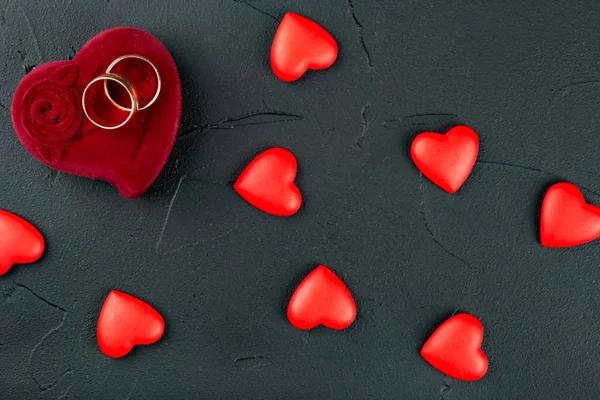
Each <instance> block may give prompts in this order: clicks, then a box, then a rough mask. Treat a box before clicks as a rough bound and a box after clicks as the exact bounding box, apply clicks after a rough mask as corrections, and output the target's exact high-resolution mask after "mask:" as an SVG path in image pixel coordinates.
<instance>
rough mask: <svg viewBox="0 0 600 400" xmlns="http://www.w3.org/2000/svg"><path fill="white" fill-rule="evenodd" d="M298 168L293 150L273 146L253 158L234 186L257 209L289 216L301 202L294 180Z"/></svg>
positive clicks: (296, 209) (298, 207)
mask: <svg viewBox="0 0 600 400" xmlns="http://www.w3.org/2000/svg"><path fill="white" fill-rule="evenodd" d="M297 168H298V163H297V162H296V157H294V155H293V154H292V153H290V152H289V151H287V150H286V149H282V148H278V147H274V148H271V149H269V150H267V151H265V152H263V153H261V154H259V155H258V156H257V157H256V158H255V159H254V160H252V162H251V163H250V164H248V166H247V167H246V169H244V171H243V172H242V174H241V175H240V177H239V178H238V179H237V181H236V182H235V184H234V185H233V188H234V189H235V191H236V192H238V194H239V195H240V196H242V197H243V198H244V199H245V200H246V201H247V202H248V203H250V204H252V205H253V206H254V207H256V208H258V209H259V210H262V211H264V212H266V213H269V214H273V215H277V216H280V217H289V216H290V215H293V214H295V213H296V212H297V211H298V210H299V209H300V206H301V205H302V195H301V194H300V190H298V187H297V186H296V185H295V184H294V179H295V178H296V171H297Z"/></svg>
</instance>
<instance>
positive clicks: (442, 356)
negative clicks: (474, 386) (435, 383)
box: [421, 314, 488, 381]
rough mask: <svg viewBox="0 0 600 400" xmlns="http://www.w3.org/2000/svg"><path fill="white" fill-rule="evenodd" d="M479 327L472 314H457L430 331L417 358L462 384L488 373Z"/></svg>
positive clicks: (478, 322) (480, 328)
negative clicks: (431, 333) (431, 332)
mask: <svg viewBox="0 0 600 400" xmlns="http://www.w3.org/2000/svg"><path fill="white" fill-rule="evenodd" d="M482 341H483V325H482V324H481V322H480V321H479V320H478V319H477V318H475V317H474V316H472V315H469V314H458V315H455V316H453V317H452V318H450V319H448V320H447V321H446V322H444V323H443V324H442V325H440V327H439V328H437V329H436V330H435V332H433V335H431V337H430V338H429V339H428V340H427V342H426V343H425V345H424V346H423V348H422V349H421V356H422V357H423V358H424V359H425V360H426V361H427V362H428V363H429V364H431V365H432V366H433V367H434V368H436V369H437V370H439V371H440V372H443V373H444V374H446V375H448V376H450V377H452V378H455V379H460V380H463V381H476V380H478V379H481V378H482V377H483V376H484V375H485V374H486V372H487V370H488V359H487V356H486V355H485V353H484V352H483V350H481V342H482Z"/></svg>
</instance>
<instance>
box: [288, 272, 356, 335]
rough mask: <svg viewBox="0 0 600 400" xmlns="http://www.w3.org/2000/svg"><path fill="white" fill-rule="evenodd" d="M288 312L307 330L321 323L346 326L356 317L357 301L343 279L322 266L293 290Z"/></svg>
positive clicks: (327, 325) (330, 325) (297, 325)
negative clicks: (355, 301)
mask: <svg viewBox="0 0 600 400" xmlns="http://www.w3.org/2000/svg"><path fill="white" fill-rule="evenodd" d="M287 315H288V320H289V321H290V323H291V324H292V325H294V326H295V327H296V328H298V329H303V330H308V329H312V328H314V327H316V326H318V325H324V326H326V327H328V328H331V329H345V328H347V327H349V326H350V325H351V324H352V322H354V319H355V318H356V304H355V303H354V298H353V297H352V294H351V293H350V291H349V290H348V288H347V287H346V285H344V282H342V281H341V280H340V278H338V277H337V275H336V274H334V273H333V272H332V271H331V270H330V269H329V268H327V267H326V266H324V265H320V266H318V267H317V268H315V270H314V271H312V272H311V273H310V274H308V276H307V277H306V278H304V280H303V281H302V282H301V283H300V285H298V287H297V288H296V291H294V294H293V295H292V298H291V300H290V304H289V305H288V310H287Z"/></svg>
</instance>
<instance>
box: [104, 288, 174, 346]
mask: <svg viewBox="0 0 600 400" xmlns="http://www.w3.org/2000/svg"><path fill="white" fill-rule="evenodd" d="M164 330H165V321H164V320H163V317H162V316H161V315H160V314H159V313H158V311H156V310H155V309H154V308H152V307H151V306H150V305H149V304H148V303H146V302H144V301H142V300H140V299H138V298H136V297H133V296H131V295H129V294H127V293H123V292H119V291H118V290H113V291H112V292H110V293H109V294H108V296H107V297H106V300H105V301H104V305H103V306H102V310H101V311H100V317H99V318H98V329H97V331H96V336H97V338H98V345H99V346H100V350H102V352H103V353H104V354H106V355H107V356H109V357H112V358H119V357H123V356H125V355H127V353H129V352H130V351H131V349H133V346H135V345H139V344H152V343H155V342H157V341H158V340H159V339H160V338H161V337H162V335H163V332H164Z"/></svg>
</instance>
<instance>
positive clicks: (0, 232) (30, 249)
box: [0, 210, 45, 275]
mask: <svg viewBox="0 0 600 400" xmlns="http://www.w3.org/2000/svg"><path fill="white" fill-rule="evenodd" d="M44 246H45V245H44V237H43V236H42V234H41V233H40V231H38V230H37V229H36V228H35V227H34V226H33V225H31V224H30V223H29V222H27V221H25V220H24V219H23V218H21V217H18V216H16V215H14V214H12V213H9V212H8V211H4V210H0V275H4V274H5V273H7V272H8V270H10V268H11V267H12V266H13V265H14V264H29V263H32V262H35V261H37V260H39V259H40V257H41V256H42V254H44Z"/></svg>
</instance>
